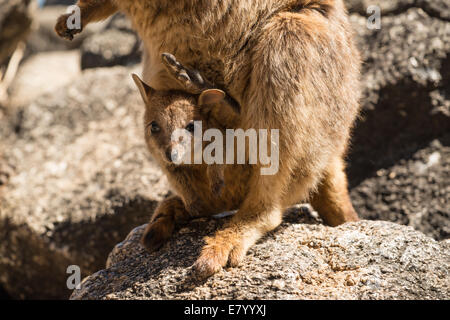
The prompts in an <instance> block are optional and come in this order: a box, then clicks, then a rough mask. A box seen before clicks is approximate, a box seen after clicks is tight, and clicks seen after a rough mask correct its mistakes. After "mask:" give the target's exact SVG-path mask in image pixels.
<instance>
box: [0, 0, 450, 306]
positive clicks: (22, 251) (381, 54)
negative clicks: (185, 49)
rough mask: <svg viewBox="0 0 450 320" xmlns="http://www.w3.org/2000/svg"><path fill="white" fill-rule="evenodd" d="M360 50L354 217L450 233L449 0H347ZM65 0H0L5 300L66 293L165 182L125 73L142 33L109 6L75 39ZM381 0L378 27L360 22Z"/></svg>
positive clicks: (351, 164) (139, 218)
mask: <svg viewBox="0 0 450 320" xmlns="http://www.w3.org/2000/svg"><path fill="white" fill-rule="evenodd" d="M346 3H347V5H348V8H349V10H350V13H351V22H352V24H353V26H354V30H355V35H356V39H357V42H358V46H359V48H360V49H361V53H362V56H363V59H364V68H363V74H362V85H363V99H362V107H363V112H362V115H361V118H360V119H359V121H358V124H357V126H356V128H355V130H354V137H353V143H352V147H351V149H350V150H349V155H348V174H349V180H350V189H351V196H352V200H353V203H354V206H355V208H356V210H357V211H358V213H359V214H360V216H361V217H362V218H364V219H370V220H388V221H392V222H396V223H399V224H403V225H408V226H411V227H413V228H415V229H416V230H419V231H422V232H423V233H425V234H427V235H428V236H430V237H432V238H434V239H436V240H443V239H449V238H450V236H449V235H450V201H449V200H450V56H449V52H450V6H449V2H448V0H378V1H375V0H373V1H370V0H347V1H346ZM71 4H73V1H58V0H55V1H42V0H41V1H31V0H28V1H26V0H8V1H5V0H0V299H27V298H38V299H46V298H57V299H63V298H67V297H68V295H69V294H70V290H68V289H65V288H66V286H65V283H66V277H67V275H66V268H67V266H69V265H73V264H75V265H79V266H80V267H81V270H82V272H83V276H86V275H89V274H91V273H93V272H95V271H97V270H99V269H101V268H103V267H104V263H105V260H106V257H107V255H108V253H109V252H110V251H111V249H112V248H113V247H114V245H115V244H117V243H118V242H120V241H122V240H123V238H124V237H125V236H126V235H127V234H128V232H129V231H130V230H131V229H133V228H134V227H136V226H138V225H141V224H143V223H146V222H147V219H148V218H149V216H150V214H151V212H152V210H153V209H154V207H155V205H156V204H157V202H158V201H160V200H161V199H163V198H164V197H166V196H167V195H168V185H167V181H166V178H165V177H164V175H163V174H162V173H161V171H160V170H159V169H158V167H157V166H156V164H155V163H154V161H153V160H152V158H151V156H150V155H149V154H148V152H147V150H146V148H145V145H144V139H143V133H142V131H143V130H142V128H141V122H142V120H141V118H142V115H143V107H142V103H141V101H140V98H139V95H138V93H137V90H135V88H134V85H133V83H132V81H131V78H130V74H131V73H132V72H138V73H139V72H140V68H139V64H140V60H141V51H140V41H139V39H138V37H137V36H136V34H135V33H134V32H133V31H132V30H131V26H130V23H129V21H128V20H127V19H126V18H125V17H123V16H120V15H116V16H114V17H112V18H110V19H108V20H107V21H104V22H102V23H98V24H94V25H90V26H89V27H88V28H87V29H86V30H84V31H83V33H82V34H81V35H78V36H76V37H75V39H74V41H71V42H70V41H65V40H61V39H60V38H58V37H57V36H56V34H55V33H54V31H53V27H54V24H55V21H56V18H57V17H58V16H59V15H60V14H62V13H65V11H66V8H67V6H68V5H71ZM369 5H378V6H379V7H380V9H381V14H382V16H381V17H382V20H381V28H380V29H379V30H371V29H369V28H368V27H367V19H368V16H369V15H368V14H367V12H366V9H367V7H368V6H369Z"/></svg>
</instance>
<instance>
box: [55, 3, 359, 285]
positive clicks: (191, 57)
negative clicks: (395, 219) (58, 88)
mask: <svg viewBox="0 0 450 320" xmlns="http://www.w3.org/2000/svg"><path fill="white" fill-rule="evenodd" d="M78 6H79V7H80V8H81V24H82V27H84V26H86V25H87V24H88V23H90V22H92V21H98V20H101V19H104V18H106V17H108V16H110V15H111V14H113V13H114V12H116V11H120V12H123V13H125V14H126V15H127V16H128V17H129V18H130V19H131V21H132V23H133V26H134V28H135V29H136V30H137V31H138V33H139V35H140V37H141V38H142V40H143V43H144V47H145V50H144V53H145V56H144V70H143V77H144V81H145V82H146V83H147V84H148V85H149V86H151V87H153V88H154V89H156V90H162V89H180V88H181V87H180V86H179V84H178V83H177V81H174V80H173V78H172V77H171V76H170V75H169V74H168V73H167V71H166V69H165V68H164V65H163V63H162V62H161V59H160V55H161V54H162V53H163V52H172V53H174V54H175V55H176V56H177V58H178V59H179V60H180V61H182V62H183V63H184V64H185V65H186V66H187V67H189V68H193V69H197V70H199V72H201V73H202V74H203V75H204V76H205V77H206V78H208V79H210V80H211V81H213V82H214V84H215V85H218V86H220V87H223V88H224V89H225V90H226V92H227V93H228V94H229V95H230V96H231V97H233V98H234V100H236V101H237V102H238V104H239V105H240V106H241V113H240V121H239V123H238V124H237V126H236V127H237V128H243V129H245V130H247V129H256V130H258V129H266V130H269V131H270V130H272V129H279V130H280V137H279V145H278V149H279V158H280V164H279V170H278V172H277V173H276V174H274V175H261V167H263V165H262V163H258V164H256V165H252V166H249V167H250V168H251V169H250V170H251V173H250V176H249V179H248V181H247V186H246V187H247V190H248V192H247V193H246V194H245V199H244V200H243V201H242V204H241V205H240V206H239V210H238V212H237V213H236V214H235V215H234V216H233V218H232V219H231V221H230V222H229V223H228V224H227V226H226V227H224V229H223V230H219V231H218V232H217V233H216V235H215V236H214V237H212V238H208V239H207V240H206V242H207V244H206V246H205V247H204V248H203V250H202V253H201V255H200V257H199V258H198V260H197V262H196V263H195V268H196V270H198V272H199V273H200V274H201V275H204V276H207V275H211V274H213V273H215V272H216V271H218V270H219V269H220V268H221V267H222V266H225V265H226V264H227V263H229V264H230V265H231V266H235V265H237V264H238V263H239V262H240V261H242V259H243V258H244V257H245V254H246V252H247V250H248V248H249V247H250V246H251V245H252V244H253V243H255V241H257V240H258V239H259V238H260V237H261V236H262V235H264V234H265V233H266V232H268V231H270V230H273V229H274V228H275V227H277V226H278V225H279V224H280V222H281V217H282V210H283V208H284V204H285V202H289V203H290V202H299V201H302V200H305V199H310V200H311V203H312V205H313V207H314V208H315V209H316V210H317V211H318V212H319V214H320V216H321V217H322V218H323V219H324V221H325V222H326V223H328V224H330V225H332V226H336V225H339V224H342V223H345V222H348V221H356V220H358V217H357V214H356V213H355V211H354V209H353V207H352V205H351V202H350V199H349V195H348V191H347V181H346V175H345V172H344V161H343V157H344V155H345V152H346V149H347V145H348V141H349V136H350V130H351V127H352V125H353V122H354V120H355V118H356V116H357V114H358V111H359V98H360V85H359V72H360V56H359V53H358V51H357V50H356V48H355V46H354V43H353V40H352V32H351V27H350V25H349V22H348V17H347V13H346V10H345V8H344V4H343V1H342V0H223V1H211V0H178V1H167V0H120V1H119V0H96V1H93V0H80V1H79V2H78ZM69 16H70V15H64V16H62V17H60V19H59V20H58V22H57V25H56V31H57V32H58V33H59V34H60V35H61V36H64V37H67V38H71V37H73V34H75V33H76V32H79V30H70V29H69V28H68V27H67V23H66V21H67V19H68V17H69ZM293 181H296V182H297V183H293ZM288 198H292V199H290V200H292V201H285V200H286V199H288Z"/></svg>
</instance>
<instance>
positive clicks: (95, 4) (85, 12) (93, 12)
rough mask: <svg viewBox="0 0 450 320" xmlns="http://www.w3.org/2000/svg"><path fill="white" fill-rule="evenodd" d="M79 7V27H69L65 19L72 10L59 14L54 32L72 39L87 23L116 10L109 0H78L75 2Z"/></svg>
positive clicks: (111, 13)
mask: <svg viewBox="0 0 450 320" xmlns="http://www.w3.org/2000/svg"><path fill="white" fill-rule="evenodd" d="M76 5H77V6H78V7H79V8H80V15H81V17H80V19H81V28H80V29H70V28H69V26H68V24H67V20H68V19H69V18H71V17H72V15H73V14H74V12H72V13H67V14H64V15H62V16H60V17H59V18H58V20H57V22H56V25H55V31H56V33H57V34H58V35H59V36H60V37H63V38H66V39H69V40H72V39H73V36H74V35H75V34H77V33H80V32H81V31H82V30H83V29H84V28H85V27H86V26H87V25H88V24H89V23H91V22H96V21H101V20H104V19H106V18H108V17H110V16H111V15H113V14H114V13H116V12H117V7H116V5H115V4H114V3H113V1H111V0H79V1H78V2H77V4H76Z"/></svg>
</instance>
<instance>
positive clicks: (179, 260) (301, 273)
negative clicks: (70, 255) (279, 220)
mask: <svg viewBox="0 0 450 320" xmlns="http://www.w3.org/2000/svg"><path fill="white" fill-rule="evenodd" d="M221 224H222V222H221V221H205V220H198V221H196V222H194V223H192V224H190V225H189V226H188V227H187V228H183V229H182V230H180V232H179V234H178V235H177V236H176V237H175V239H174V240H173V241H171V242H170V243H169V244H168V245H166V246H164V248H163V249H162V250H161V251H159V252H157V253H155V254H148V253H147V252H145V250H144V249H143V248H142V247H141V246H140V245H139V239H140V237H141V236H142V232H143V230H144V227H143V226H142V227H138V228H136V229H135V230H133V231H132V232H131V233H130V235H129V236H128V237H127V238H126V239H125V241H123V242H122V243H120V244H118V245H117V246H116V247H115V248H114V250H113V251H112V252H111V254H110V256H109V258H108V263H107V268H106V269H105V270H102V271H99V272H97V273H95V274H93V275H91V276H90V277H88V278H87V279H86V280H85V281H84V282H83V284H82V286H81V288H80V289H79V290H75V291H74V293H73V294H72V297H71V298H72V299H106V300H113V299H245V300H248V299H249V300H253V299H346V300H347V299H448V292H449V290H450V278H449V276H448V270H449V268H450V251H449V249H450V242H449V241H445V242H440V243H439V242H436V241H435V240H433V239H431V238H429V237H427V236H425V235H424V234H422V233H420V232H418V231H414V230H413V229H412V228H406V227H404V226H400V225H397V224H393V223H390V222H372V221H364V222H359V223H352V224H347V225H344V226H341V227H338V228H330V227H326V226H324V225H323V224H322V223H320V222H319V221H316V220H314V219H313V218H311V217H310V216H308V215H307V214H305V213H304V212H303V213H302V211H301V210H298V209H293V210H291V211H290V212H289V213H287V216H286V218H285V222H284V223H283V225H282V226H280V227H279V228H278V229H277V230H276V231H275V232H273V233H271V234H269V235H268V236H266V237H265V238H264V239H263V240H262V241H260V242H259V243H258V244H257V245H255V246H254V247H253V248H252V249H250V252H249V254H248V256H247V258H246V261H245V263H243V264H242V265H241V266H240V267H238V268H231V269H227V270H222V271H221V272H219V273H218V274H216V275H214V276H213V277H211V278H209V279H208V280H206V281H198V280H196V278H195V277H194V276H193V272H192V270H191V265H192V264H193V263H194V262H195V259H196V258H197V257H198V253H199V252H200V250H201V245H202V237H203V236H205V235H210V234H212V232H213V231H214V230H216V229H217V227H218V225H221ZM199 230H201V232H199Z"/></svg>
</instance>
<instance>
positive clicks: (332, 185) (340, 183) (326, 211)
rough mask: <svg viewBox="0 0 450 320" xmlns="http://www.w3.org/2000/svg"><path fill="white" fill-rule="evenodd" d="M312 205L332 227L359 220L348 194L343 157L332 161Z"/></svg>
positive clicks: (312, 200)
mask: <svg viewBox="0 0 450 320" xmlns="http://www.w3.org/2000/svg"><path fill="white" fill-rule="evenodd" d="M311 205H312V206H313V208H314V209H315V210H317V212H318V213H319V215H320V217H321V218H322V219H323V220H324V222H325V223H326V224H328V225H330V226H332V227H336V226H339V225H341V224H344V223H346V222H354V221H359V218H358V214H357V213H356V211H355V209H354V208H353V205H352V203H351V200H350V196H349V194H348V187H347V176H346V174H345V170H344V163H343V160H342V159H341V158H336V159H334V160H333V161H332V162H331V163H330V165H329V167H328V169H327V170H326V173H325V176H324V178H323V180H322V182H321V184H320V185H319V188H318V190H317V192H316V193H315V194H314V195H313V197H312V199H311Z"/></svg>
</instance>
